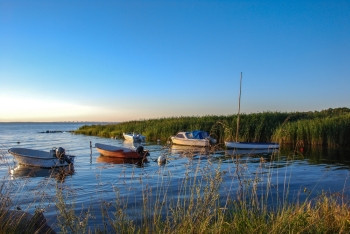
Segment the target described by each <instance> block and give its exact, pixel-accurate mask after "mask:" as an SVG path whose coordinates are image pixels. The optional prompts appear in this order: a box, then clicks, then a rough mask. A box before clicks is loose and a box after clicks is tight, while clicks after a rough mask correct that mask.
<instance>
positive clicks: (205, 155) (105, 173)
mask: <svg viewBox="0 0 350 234" xmlns="http://www.w3.org/2000/svg"><path fill="white" fill-rule="evenodd" d="M84 124H86V123H0V156H1V160H0V178H1V181H2V184H6V190H5V191H6V193H8V194H6V195H8V196H9V197H10V198H11V199H12V203H11V206H12V207H14V208H16V207H18V206H19V207H20V208H21V209H22V210H25V211H28V212H30V213H33V212H34V210H35V209H37V208H40V209H43V210H44V215H45V217H46V219H47V220H48V223H49V224H50V225H51V226H52V227H53V228H54V229H55V230H57V231H59V227H58V226H57V224H56V223H57V222H56V219H57V208H56V204H57V193H58V192H57V191H59V189H58V188H61V187H64V190H63V191H64V200H65V202H66V204H68V205H70V204H74V210H75V211H76V214H77V215H79V214H81V213H82V212H86V211H87V210H88V212H89V213H90V214H91V215H90V216H89V222H88V226H89V227H91V228H92V229H94V228H97V227H100V225H101V223H102V219H103V218H105V217H104V216H103V215H102V214H101V213H102V212H101V204H104V205H105V207H107V206H108V204H114V203H115V200H116V198H117V197H118V201H120V202H121V203H122V205H123V206H124V205H125V207H126V208H125V209H126V213H127V214H128V215H129V218H130V219H132V220H133V221H134V222H135V223H138V222H140V220H141V214H140V212H141V210H142V206H144V204H145V203H144V201H145V199H146V200H148V201H159V200H161V199H163V200H164V201H166V203H169V204H170V203H172V202H174V201H178V199H185V198H186V196H191V187H192V186H198V185H203V187H205V183H206V181H208V180H210V179H212V178H213V177H211V176H212V175H213V176H214V174H215V173H217V172H220V175H221V178H222V183H221V185H220V189H219V192H220V195H221V196H222V197H223V201H225V199H226V197H227V196H229V197H230V198H232V199H234V198H235V196H236V195H237V193H238V192H239V191H240V189H241V188H242V184H243V186H248V185H249V184H254V183H256V184H258V186H257V193H258V194H260V195H263V194H265V193H266V192H267V189H266V188H267V184H270V185H271V186H269V188H270V189H269V191H268V193H269V194H270V195H269V196H271V200H270V201H269V202H271V204H272V205H273V204H274V203H276V202H278V201H276V199H275V198H276V197H278V196H280V197H287V198H288V199H289V200H290V201H296V200H303V199H305V198H306V197H307V196H310V195H311V196H316V195H318V194H320V193H321V192H322V191H326V192H339V193H342V194H345V195H350V190H349V188H350V187H349V185H350V182H349V172H350V170H349V169H350V155H349V152H348V151H345V150H336V151H335V150H332V151H331V150H326V151H325V150H313V151H307V150H303V152H300V151H299V152H294V151H291V150H289V149H284V148H282V149H281V150H280V152H277V153H274V154H272V155H271V154H259V152H252V153H250V154H243V155H240V156H239V157H237V152H233V151H225V150H215V151H214V150H210V151H206V150H204V149H192V148H190V149H189V148H186V147H171V146H167V144H166V143H165V142H163V144H157V143H148V142H147V143H145V144H144V147H145V149H147V150H149V151H150V156H149V157H148V162H145V163H142V162H123V161H120V160H112V159H110V158H106V157H103V156H100V154H99V153H98V152H97V150H96V149H95V148H92V149H90V142H92V145H94V144H95V143H97V142H98V143H104V144H111V145H116V146H126V147H132V145H130V144H127V143H125V142H124V141H122V140H116V139H107V138H99V137H92V136H84V135H74V134H72V133H70V132H69V131H71V130H75V129H77V128H78V127H80V126H82V125H84ZM46 131H60V132H56V133H43V132H46ZM11 147H23V148H31V149H39V150H45V151H49V150H50V149H51V148H53V147H63V148H65V149H66V153H68V154H71V155H75V156H76V159H75V165H74V170H73V171H71V172H70V174H68V175H67V176H65V177H64V179H63V180H62V176H60V174H59V173H52V170H49V169H35V168H30V167H23V166H20V165H17V163H16V162H15V161H14V159H13V157H12V156H11V155H10V154H8V153H7V150H8V149H9V148H11ZM160 155H163V156H166V157H167V159H168V161H167V163H166V164H165V165H162V166H159V165H158V164H157V162H156V160H157V158H158V157H159V156H160ZM238 162H239V163H238ZM208 177H209V178H208ZM203 187H202V189H204V188H203ZM2 193H3V194H4V191H2ZM165 194H166V195H165ZM246 195H249V194H246ZM150 204H152V202H149V205H150ZM150 206H151V205H150ZM152 209H153V208H150V209H149V212H151V211H152ZM162 210H163V213H164V214H166V213H167V212H168V211H167V209H166V208H163V209H162ZM112 211H113V209H112Z"/></svg>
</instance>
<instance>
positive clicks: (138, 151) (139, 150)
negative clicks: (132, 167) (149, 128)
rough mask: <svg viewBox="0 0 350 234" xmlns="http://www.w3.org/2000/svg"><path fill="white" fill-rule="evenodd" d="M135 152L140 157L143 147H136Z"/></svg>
mask: <svg viewBox="0 0 350 234" xmlns="http://www.w3.org/2000/svg"><path fill="white" fill-rule="evenodd" d="M136 152H137V153H138V154H140V155H141V154H143V146H142V145H140V146H139V147H137V149H136Z"/></svg>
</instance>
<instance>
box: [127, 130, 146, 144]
mask: <svg viewBox="0 0 350 234" xmlns="http://www.w3.org/2000/svg"><path fill="white" fill-rule="evenodd" d="M123 137H124V139H125V140H126V141H131V142H145V141H146V137H145V136H143V135H141V134H139V133H134V132H133V133H123Z"/></svg>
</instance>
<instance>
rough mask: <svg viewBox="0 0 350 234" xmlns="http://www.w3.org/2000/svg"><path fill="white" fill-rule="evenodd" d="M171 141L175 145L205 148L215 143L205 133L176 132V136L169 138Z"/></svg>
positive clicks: (197, 131)
mask: <svg viewBox="0 0 350 234" xmlns="http://www.w3.org/2000/svg"><path fill="white" fill-rule="evenodd" d="M171 141H172V142H173V144H176V145H188V146H200V147H207V146H210V145H212V144H215V143H216V140H215V139H214V138H211V137H210V136H209V134H208V133H207V132H205V131H199V130H196V131H192V132H178V133H177V134H176V136H172V137H171Z"/></svg>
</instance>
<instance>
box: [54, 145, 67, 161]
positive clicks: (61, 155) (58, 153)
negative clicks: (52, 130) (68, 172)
mask: <svg viewBox="0 0 350 234" xmlns="http://www.w3.org/2000/svg"><path fill="white" fill-rule="evenodd" d="M65 155H66V151H65V150H64V149H63V148H62V147H58V149H56V157H57V158H58V159H64V158H65Z"/></svg>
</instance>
